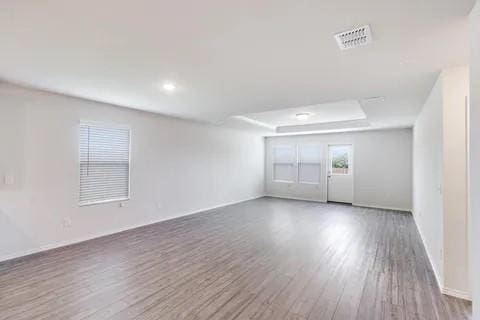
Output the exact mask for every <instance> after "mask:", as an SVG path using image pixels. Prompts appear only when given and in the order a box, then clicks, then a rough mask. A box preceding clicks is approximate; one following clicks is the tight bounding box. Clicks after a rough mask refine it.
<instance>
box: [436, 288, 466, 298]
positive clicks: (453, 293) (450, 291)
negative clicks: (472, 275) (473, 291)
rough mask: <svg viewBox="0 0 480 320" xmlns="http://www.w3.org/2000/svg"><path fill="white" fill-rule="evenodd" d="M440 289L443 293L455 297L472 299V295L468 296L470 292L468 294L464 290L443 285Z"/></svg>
mask: <svg viewBox="0 0 480 320" xmlns="http://www.w3.org/2000/svg"><path fill="white" fill-rule="evenodd" d="M441 291H442V293H443V294H446V295H447V296H452V297H455V298H459V299H463V300H468V301H472V297H471V296H470V294H468V292H465V291H460V290H456V289H450V288H447V287H443V288H442V290H441Z"/></svg>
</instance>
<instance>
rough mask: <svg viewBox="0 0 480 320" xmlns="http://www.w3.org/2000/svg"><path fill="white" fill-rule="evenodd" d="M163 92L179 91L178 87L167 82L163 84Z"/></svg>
mask: <svg viewBox="0 0 480 320" xmlns="http://www.w3.org/2000/svg"><path fill="white" fill-rule="evenodd" d="M163 90H165V91H167V92H173V91H175V90H177V86H176V85H175V84H173V83H171V82H165V83H164V84H163Z"/></svg>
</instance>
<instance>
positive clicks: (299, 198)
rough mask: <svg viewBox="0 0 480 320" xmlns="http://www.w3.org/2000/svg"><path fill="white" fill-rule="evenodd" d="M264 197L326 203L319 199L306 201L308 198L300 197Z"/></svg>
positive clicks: (268, 195) (269, 195)
mask: <svg viewBox="0 0 480 320" xmlns="http://www.w3.org/2000/svg"><path fill="white" fill-rule="evenodd" d="M265 197H270V198H277V199H287V200H300V201H312V202H321V203H326V202H327V201H325V200H319V199H308V198H301V197H290V196H279V195H273V194H266V195H265Z"/></svg>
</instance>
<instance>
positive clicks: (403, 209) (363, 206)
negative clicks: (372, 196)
mask: <svg viewBox="0 0 480 320" xmlns="http://www.w3.org/2000/svg"><path fill="white" fill-rule="evenodd" d="M352 205H353V206H355V207H362V208H372V209H381V210H391V211H402V212H409V213H411V212H412V209H405V208H397V207H386V206H377V205H371V204H362V203H356V202H354V203H353V204H352Z"/></svg>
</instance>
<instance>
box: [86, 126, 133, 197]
mask: <svg viewBox="0 0 480 320" xmlns="http://www.w3.org/2000/svg"><path fill="white" fill-rule="evenodd" d="M129 179H130V130H129V129H127V128H115V127H102V126H98V125H91V124H84V123H82V124H80V201H79V203H80V205H88V204H94V203H101V202H108V201H115V200H126V199H128V197H129V186H130V181H129Z"/></svg>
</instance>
